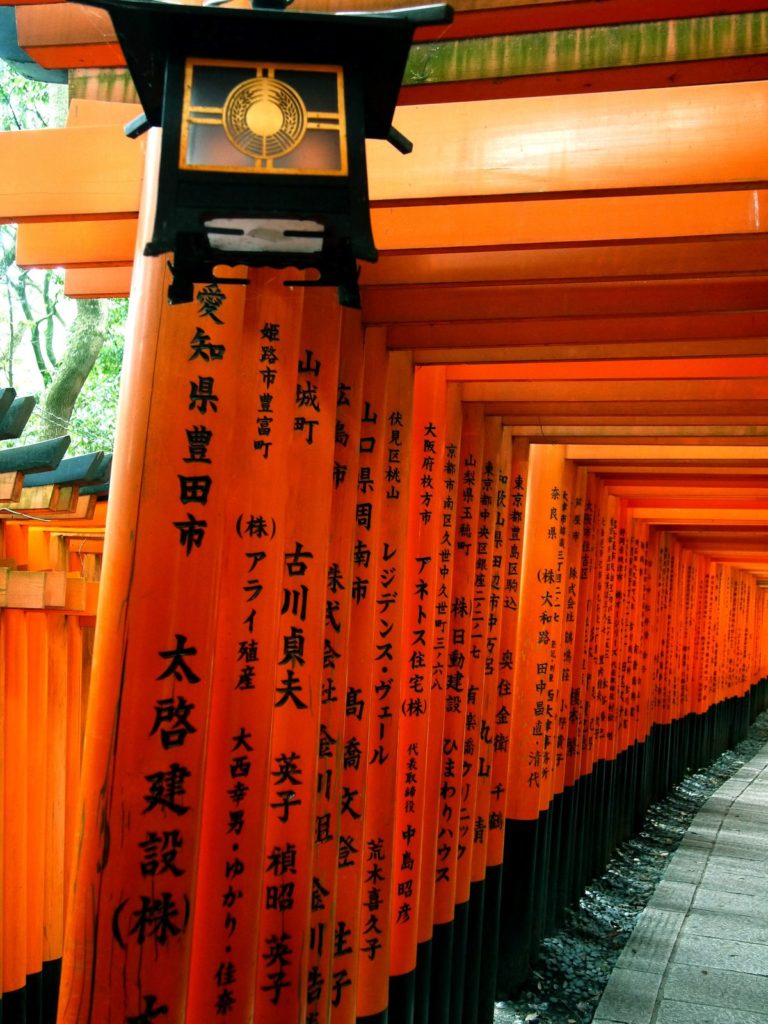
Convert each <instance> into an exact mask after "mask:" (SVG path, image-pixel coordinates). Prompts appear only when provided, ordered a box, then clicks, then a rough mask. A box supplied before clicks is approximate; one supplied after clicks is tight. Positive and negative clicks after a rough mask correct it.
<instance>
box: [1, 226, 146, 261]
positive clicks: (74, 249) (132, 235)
mask: <svg viewBox="0 0 768 1024" xmlns="http://www.w3.org/2000/svg"><path fill="white" fill-rule="evenodd" d="M137 223H138V221H137V220H136V218H134V217H129V218H124V219H122V220H120V219H118V220H114V219H113V220H93V221H76V222H74V223H67V222H65V221H43V222H40V223H37V222H26V223H22V224H19V226H18V231H17V235H16V263H17V264H18V266H20V267H44V268H48V267H64V266H66V267H80V266H82V267H130V266H131V265H132V263H133V257H134V253H135V250H136V225H137Z"/></svg>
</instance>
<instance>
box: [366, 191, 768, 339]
mask: <svg viewBox="0 0 768 1024" xmlns="http://www.w3.org/2000/svg"><path fill="white" fill-rule="evenodd" d="M602 201H604V200H602ZM767 287H768V276H765V275H759V276H758V275H754V276H749V277H738V278H735V277H734V278H706V279H703V278H686V279H684V280H680V281H674V282H672V281H650V282H637V283H633V284H629V283H627V282H609V283H603V282H601V283H592V282H587V283H583V284H563V285H562V286H561V287H558V288H553V287H552V286H551V285H549V284H539V285H498V284H493V285H457V286H454V287H451V288H449V287H399V288H395V287H388V288H366V289H365V290H364V302H363V316H364V319H365V320H366V322H367V323H371V324H373V323H376V324H391V323H407V322H419V321H425V320H426V321H429V322H430V323H434V322H438V321H445V320H464V321H469V322H471V321H476V320H498V319H507V320H510V319H538V318H539V317H540V316H541V312H542V310H543V309H546V311H547V314H548V315H549V316H554V317H558V316H559V317H579V316H648V315H653V314H659V315H664V314H670V313H697V312H708V311H714V312H719V311H722V310H743V309H754V310H759V309H761V308H762V307H763V306H764V304H765V294H766V288H767Z"/></svg>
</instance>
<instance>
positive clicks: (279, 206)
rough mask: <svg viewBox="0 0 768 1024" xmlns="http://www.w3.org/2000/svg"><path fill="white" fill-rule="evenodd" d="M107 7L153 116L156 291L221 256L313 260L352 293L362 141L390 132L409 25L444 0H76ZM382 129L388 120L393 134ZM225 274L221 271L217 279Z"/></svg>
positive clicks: (324, 279) (234, 260)
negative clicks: (343, 4) (300, 3)
mask: <svg viewBox="0 0 768 1024" xmlns="http://www.w3.org/2000/svg"><path fill="white" fill-rule="evenodd" d="M86 2H90V3H93V4H94V6H98V7H103V8H104V9H106V10H107V11H108V12H109V14H110V15H111V17H112V21H113V24H114V27H115V31H116V33H117V36H118V39H119V41H120V44H121V46H122V48H123V52H124V54H125V58H126V62H127V64H128V67H129V70H130V72H131V75H132V77H133V79H134V83H135V85H136V88H137V91H138V93H139V97H140V99H141V102H142V106H143V107H144V114H145V125H146V126H147V127H148V126H150V125H161V126H162V129H163V139H162V150H161V160H160V179H159V184H158V197H157V213H156V219H155V226H154V231H153V235H152V239H151V241H150V242H149V244H148V245H147V247H146V249H145V253H146V254H147V255H157V254H159V253H165V252H172V253H173V254H174V255H173V271H174V282H173V285H172V287H171V290H170V293H169V298H170V300H171V302H185V301H190V300H191V298H192V291H193V283H194V282H203V281H213V280H220V281H221V280H227V278H222V277H217V276H216V275H215V273H214V268H215V267H217V266H220V265H228V266H236V265H242V264H245V265H248V266H273V267H288V266H290V267H297V268H316V269H317V270H318V271H319V278H317V279H315V280H310V281H308V282H305V283H310V284H323V285H325V284H330V285H336V286H337V287H338V288H339V295H340V299H341V301H342V302H343V303H344V304H347V305H356V304H357V301H358V300H357V263H356V261H357V260H358V259H364V260H375V259H376V249H375V246H374V243H373V237H372V234H371V226H370V217H369V211H368V183H367V171H366V159H365V140H366V138H383V139H386V138H390V139H391V138H392V136H393V129H392V116H393V113H394V108H395V104H396V102H397V95H398V92H399V88H400V82H401V80H402V76H403V72H404V69H405V63H406V60H407V57H408V51H409V48H410V45H411V42H412V38H413V32H414V29H415V27H416V24H417V23H419V22H422V23H423V22H430V23H431V22H436V21H447V20H449V19H450V15H451V11H450V8H448V7H447V6H445V5H436V6H431V7H424V8H415V9H413V10H412V11H399V12H392V13H391V14H386V15H333V14H330V15H329V14H304V13H290V12H283V11H278V10H267V9H255V10H252V11H248V10H226V9H223V8H218V9H217V8H206V7H189V6H182V5H177V4H168V3H161V2H156V0H86ZM394 134H395V135H396V133H394ZM230 280H231V279H230Z"/></svg>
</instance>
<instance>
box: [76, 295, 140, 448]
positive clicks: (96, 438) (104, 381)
mask: <svg viewBox="0 0 768 1024" xmlns="http://www.w3.org/2000/svg"><path fill="white" fill-rule="evenodd" d="M105 304H106V305H107V307H108V309H107V317H106V325H105V332H104V333H105V339H104V346H103V348H102V349H101V352H100V353H99V358H98V359H97V360H96V365H95V366H94V367H93V369H92V370H91V372H90V373H89V374H88V379H87V380H86V382H85V384H84V385H83V388H82V391H81V392H80V394H79V396H78V399H77V404H76V405H75V409H74V412H73V413H72V418H71V419H70V421H69V427H68V430H67V432H68V433H69V434H70V436H71V438H72V444H71V445H70V448H69V454H72V455H76V454H78V453H79V452H92V451H97V450H102V451H112V449H113V447H114V443H115V420H116V416H117V399H118V395H119V391H120V368H121V366H122V361H123V341H124V330H125V319H126V316H127V313H128V300H127V299H111V300H109V301H108V302H106V300H105Z"/></svg>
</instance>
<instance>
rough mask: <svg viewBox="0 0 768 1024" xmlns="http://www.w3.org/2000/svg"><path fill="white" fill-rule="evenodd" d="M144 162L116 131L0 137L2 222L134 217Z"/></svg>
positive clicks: (139, 145)
mask: <svg viewBox="0 0 768 1024" xmlns="http://www.w3.org/2000/svg"><path fill="white" fill-rule="evenodd" d="M143 160H144V145H143V142H142V141H139V142H136V141H134V140H132V139H127V138H126V137H125V135H124V134H123V133H122V131H121V130H120V129H119V128H118V127H117V126H107V127H101V126H97V127H82V128H46V129H42V130H40V131H21V132H0V165H1V166H2V168H3V183H2V187H1V189H2V190H1V191H0V221H6V222H7V221H23V220H38V221H41V220H51V219H59V218H60V219H66V218H69V217H119V216H133V217H135V215H136V211H137V210H138V204H139V186H140V183H141V176H142V168H143Z"/></svg>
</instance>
